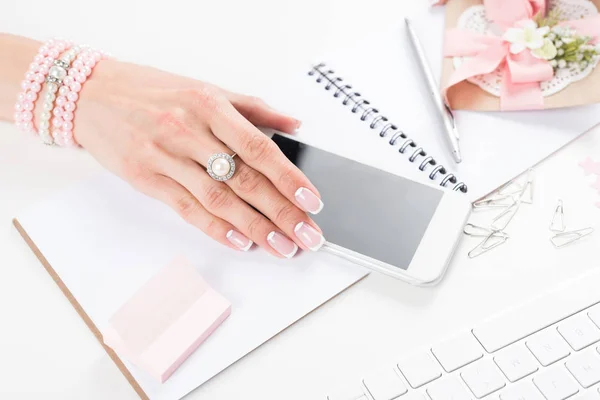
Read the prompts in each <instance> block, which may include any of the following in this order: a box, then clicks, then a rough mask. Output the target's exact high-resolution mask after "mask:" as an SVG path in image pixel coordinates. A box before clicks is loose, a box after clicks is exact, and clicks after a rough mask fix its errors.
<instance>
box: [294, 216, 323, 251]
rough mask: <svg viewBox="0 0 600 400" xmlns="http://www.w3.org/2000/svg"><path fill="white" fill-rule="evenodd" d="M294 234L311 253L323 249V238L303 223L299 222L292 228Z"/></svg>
mask: <svg viewBox="0 0 600 400" xmlns="http://www.w3.org/2000/svg"><path fill="white" fill-rule="evenodd" d="M294 233H295V234H296V237H297V238H298V239H300V241H301V242H302V243H304V245H305V246H306V247H308V248H309V249H311V250H312V251H317V250H319V249H320V248H321V247H323V244H325V238H324V237H323V235H321V233H319V231H317V230H316V229H315V228H313V227H312V226H310V225H309V224H307V223H305V222H300V223H299V224H298V225H296V227H295V228H294Z"/></svg>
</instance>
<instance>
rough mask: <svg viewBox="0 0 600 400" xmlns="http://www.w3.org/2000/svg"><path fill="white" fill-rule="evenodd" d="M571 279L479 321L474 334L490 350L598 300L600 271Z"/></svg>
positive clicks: (531, 332)
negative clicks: (519, 304)
mask: <svg viewBox="0 0 600 400" xmlns="http://www.w3.org/2000/svg"><path fill="white" fill-rule="evenodd" d="M590 275H591V276H592V277H591V278H589V277H588V278H579V279H577V280H575V281H570V282H568V283H566V284H565V285H563V286H562V287H560V288H558V289H557V290H553V291H551V292H549V293H548V294H546V295H543V296H540V297H538V298H536V299H534V300H532V301H529V302H528V303H526V304H524V305H522V306H520V307H519V308H517V309H516V310H515V309H513V310H510V311H507V312H505V313H503V314H501V315H499V316H497V317H494V318H491V319H489V320H487V321H486V322H483V323H481V324H479V325H478V326H477V327H475V329H473V334H474V335H475V337H477V339H478V340H479V341H480V342H481V344H482V345H483V347H484V348H485V349H486V350H487V351H488V352H490V353H493V352H496V351H498V350H500V349H501V348H503V347H506V346H508V345H509V344H512V343H515V342H516V341H518V340H520V339H523V338H525V337H527V336H529V335H532V334H533V333H535V332H537V331H539V330H540V329H544V328H546V327H548V326H550V325H552V324H555V323H557V322H559V321H561V320H563V319H565V318H567V317H569V316H571V315H573V314H575V313H577V312H579V311H582V310H585V309H586V308H588V307H590V306H592V305H593V304H595V303H596V302H597V301H598V289H597V288H598V284H597V282H598V280H597V278H596V277H597V275H598V273H597V272H595V271H594V272H593V273H592V274H590Z"/></svg>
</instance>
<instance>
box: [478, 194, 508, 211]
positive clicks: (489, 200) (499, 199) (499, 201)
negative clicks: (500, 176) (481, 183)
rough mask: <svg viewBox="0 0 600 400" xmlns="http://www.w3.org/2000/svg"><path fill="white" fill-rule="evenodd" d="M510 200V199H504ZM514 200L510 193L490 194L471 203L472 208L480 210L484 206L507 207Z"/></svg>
mask: <svg viewBox="0 0 600 400" xmlns="http://www.w3.org/2000/svg"><path fill="white" fill-rule="evenodd" d="M506 200H510V201H506ZM514 202H515V199H514V198H513V195H512V194H504V195H492V196H490V197H486V198H485V199H481V200H477V201H476V202H475V203H473V208H474V209H476V210H481V209H484V208H507V207H510V206H511V205H512V204H513V203H514Z"/></svg>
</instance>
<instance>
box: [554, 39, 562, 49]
mask: <svg viewBox="0 0 600 400" xmlns="http://www.w3.org/2000/svg"><path fill="white" fill-rule="evenodd" d="M554 45H555V46H556V47H562V45H563V42H561V41H560V40H557V41H556V42H554Z"/></svg>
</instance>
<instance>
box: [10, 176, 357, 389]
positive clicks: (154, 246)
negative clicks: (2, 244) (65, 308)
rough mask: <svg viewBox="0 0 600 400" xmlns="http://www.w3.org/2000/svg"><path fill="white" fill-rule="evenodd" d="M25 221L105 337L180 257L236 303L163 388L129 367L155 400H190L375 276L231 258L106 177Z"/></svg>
mask: <svg viewBox="0 0 600 400" xmlns="http://www.w3.org/2000/svg"><path fill="white" fill-rule="evenodd" d="M17 219H18V221H19V222H20V223H21V225H22V226H23V227H24V229H25V231H26V232H27V233H28V234H29V236H30V238H31V239H32V240H33V242H34V243H35V244H36V245H37V246H38V248H39V249H40V251H41V253H42V254H43V255H44V256H45V257H46V259H47V260H48V262H49V264H50V265H51V266H52V267H53V268H54V270H55V271H56V272H57V273H58V275H59V276H60V277H61V278H62V281H63V282H64V283H65V284H66V286H67V287H68V288H69V289H70V291H71V292H72V294H73V295H74V297H75V298H76V300H77V301H78V302H79V304H80V305H81V306H82V307H83V309H84V310H85V311H86V312H87V314H88V315H89V317H90V318H91V319H92V320H93V322H94V323H95V325H96V326H97V327H98V328H99V329H100V331H102V330H103V327H105V326H106V324H107V322H108V320H109V318H110V317H111V316H112V315H113V314H114V313H115V311H117V309H118V308H119V307H120V306H121V305H122V304H123V303H125V302H126V301H127V300H128V299H129V298H130V297H131V296H132V295H133V293H134V292H135V291H136V290H137V289H138V288H139V287H140V286H142V285H143V284H144V283H145V282H147V281H148V280H149V279H150V278H151V277H152V276H153V275H154V274H156V272H157V271H158V270H159V269H160V268H162V267H163V266H164V265H165V264H166V263H168V262H169V261H171V260H172V259H173V258H174V257H176V256H177V255H182V256H184V257H186V258H187V259H188V260H189V261H190V262H191V263H192V264H193V265H195V266H197V268H198V269H199V271H200V273H201V275H202V276H203V277H204V278H205V280H206V281H207V282H208V283H209V284H210V285H211V286H212V287H213V288H214V289H215V290H217V291H218V292H219V293H221V294H222V295H223V296H225V297H226V298H227V299H229V300H230V301H231V303H232V313H231V316H230V317H229V318H228V319H227V320H226V321H225V322H224V323H223V324H222V325H221V327H220V328H219V330H218V332H217V333H215V334H214V335H212V336H211V337H209V338H208V339H207V340H206V342H204V343H203V345H202V346H201V347H200V348H199V349H198V350H197V351H196V352H195V353H194V354H193V355H192V356H191V357H190V358H189V359H187V360H186V361H185V362H184V364H183V365H182V366H181V367H180V368H179V369H178V370H177V371H176V372H175V373H174V374H173V375H172V376H171V378H170V379H169V380H168V381H167V382H166V383H165V384H162V385H161V384H159V383H157V382H156V381H155V380H154V379H153V378H151V377H150V376H149V375H147V374H146V373H144V372H142V371H140V370H139V369H137V368H135V367H134V366H132V365H131V364H129V363H127V362H125V364H126V366H127V367H128V369H129V370H130V371H131V373H132V375H133V376H134V378H135V379H136V381H137V382H138V384H139V385H140V386H141V388H142V389H143V390H144V392H145V393H146V394H147V395H148V397H149V398H150V399H151V400H177V399H179V398H181V397H183V396H184V395H186V394H187V393H189V392H190V391H192V390H193V389H195V388H196V387H198V386H200V385H201V384H202V383H204V382H205V381H207V380H208V379H210V378H211V377H213V376H214V375H216V374H218V373H219V372H220V371H222V370H223V369H225V368H227V367H228V366H229V365H231V364H233V363H234V362H236V361H237V360H238V359H240V358H242V357H243V356H244V355H246V354H247V353H249V352H250V351H252V350H254V349H255V348H256V347H258V346H260V345H261V344H262V343H264V342H265V341H267V340H268V339H270V338H271V337H272V336H274V335H275V334H277V333H278V332H280V331H282V330H283V329H285V328H286V327H288V326H289V325H291V324H292V323H294V322H295V321H297V320H298V319H300V318H301V317H303V316H304V315H306V314H308V313H309V312H311V311H312V310H313V309H315V308H316V307H318V306H319V305H321V304H322V303H324V302H326V301H327V300H329V299H330V298H331V297H333V296H335V295H336V294H338V293H339V292H341V291H343V290H344V289H346V288H347V287H348V286H350V285H352V284H353V283H355V282H356V281H358V280H360V279H361V278H363V277H364V276H365V275H366V274H367V271H366V270H365V269H363V268H361V267H358V266H356V265H354V264H351V263H349V262H345V261H343V260H341V259H339V258H337V257H335V256H332V255H328V254H324V253H304V254H301V255H300V256H298V257H296V258H294V259H292V260H287V259H286V260H278V259H276V258H274V257H273V256H270V255H268V254H267V253H266V252H264V251H260V250H257V251H251V252H250V253H242V252H237V251H234V250H230V249H227V248H225V247H224V246H222V245H220V244H218V243H216V242H214V241H213V240H211V239H209V238H208V237H207V236H205V235H204V234H203V233H202V232H200V231H199V230H198V229H197V228H194V227H192V226H189V225H187V224H185V223H184V222H183V221H182V220H181V219H180V218H179V217H178V216H177V215H176V214H175V213H174V212H173V211H171V210H170V209H169V208H168V207H166V206H165V205H163V204H162V203H159V202H157V201H154V200H152V199H149V198H147V197H146V196H144V195H142V194H140V193H137V192H136V191H134V190H133V189H131V188H130V187H129V186H128V185H127V184H126V183H124V182H122V181H120V180H119V179H117V178H115V177H113V176H110V175H108V174H107V175H104V176H101V177H100V178H98V179H95V180H92V181H89V182H86V183H83V184H81V185H79V186H76V187H73V188H71V189H69V190H66V191H63V192H60V193H59V194H57V195H56V196H54V197H52V198H50V199H48V200H46V201H44V202H42V203H41V204H40V205H38V206H36V207H34V208H33V209H30V210H28V211H26V212H23V213H22V214H21V215H18V216H17ZM124 361H125V360H124Z"/></svg>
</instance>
